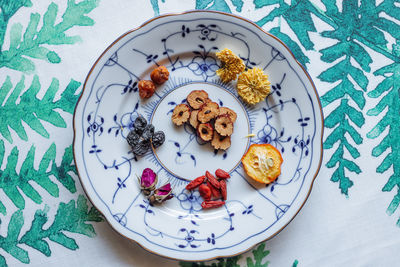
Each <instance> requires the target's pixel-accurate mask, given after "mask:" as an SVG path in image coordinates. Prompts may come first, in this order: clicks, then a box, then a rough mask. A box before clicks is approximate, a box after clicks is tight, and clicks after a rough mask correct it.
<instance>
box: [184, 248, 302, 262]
mask: <svg viewBox="0 0 400 267" xmlns="http://www.w3.org/2000/svg"><path fill="white" fill-rule="evenodd" d="M269 253H270V251H269V250H266V249H265V243H262V244H260V245H258V246H257V247H256V248H255V249H253V250H252V251H251V254H252V257H246V265H242V266H247V267H268V266H269V264H270V262H269V261H267V260H266V258H267V256H268V255H269ZM241 258H242V256H240V255H239V256H234V257H231V258H219V259H217V260H215V261H214V262H211V263H205V262H184V261H181V262H180V263H179V265H180V266H181V267H240V264H239V260H240V259H241ZM297 264H298V260H295V261H294V262H293V264H292V267H296V266H297Z"/></svg>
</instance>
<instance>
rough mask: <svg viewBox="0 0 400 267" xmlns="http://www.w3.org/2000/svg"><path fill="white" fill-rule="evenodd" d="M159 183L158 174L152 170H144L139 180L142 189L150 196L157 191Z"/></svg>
mask: <svg viewBox="0 0 400 267" xmlns="http://www.w3.org/2000/svg"><path fill="white" fill-rule="evenodd" d="M157 181H158V179H157V174H156V173H155V172H154V171H153V170H152V169H150V168H146V169H144V170H143V172H142V176H141V177H140V180H139V184H140V189H142V190H143V192H144V193H145V194H146V195H149V194H150V193H151V191H153V190H154V189H155V187H156V184H157Z"/></svg>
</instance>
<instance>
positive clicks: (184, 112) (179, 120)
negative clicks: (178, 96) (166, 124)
mask: <svg viewBox="0 0 400 267" xmlns="http://www.w3.org/2000/svg"><path fill="white" fill-rule="evenodd" d="M189 117H190V108H189V107H188V105H186V104H179V105H177V106H176V107H175V108H174V111H173V113H172V117H171V119H172V122H173V123H174V124H176V125H178V126H180V125H182V124H184V123H185V122H187V121H188V119H189Z"/></svg>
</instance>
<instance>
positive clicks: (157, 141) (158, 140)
mask: <svg viewBox="0 0 400 267" xmlns="http://www.w3.org/2000/svg"><path fill="white" fill-rule="evenodd" d="M151 140H152V145H153V147H154V148H158V147H159V146H161V145H162V144H163V143H164V142H165V134H164V132H163V131H157V132H155V133H154V135H153V138H152V139H151Z"/></svg>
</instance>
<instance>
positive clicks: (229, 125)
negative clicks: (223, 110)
mask: <svg viewBox="0 0 400 267" xmlns="http://www.w3.org/2000/svg"><path fill="white" fill-rule="evenodd" d="M214 127H215V131H217V132H218V133H219V134H220V135H222V136H231V135H232V133H233V122H232V120H231V118H230V117H229V115H226V114H225V115H220V116H218V117H217V119H216V120H215V124H214Z"/></svg>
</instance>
